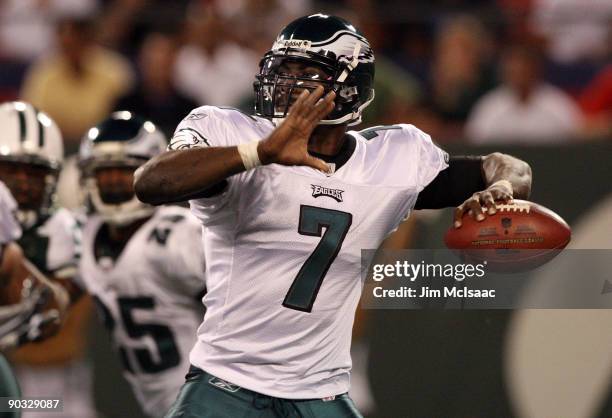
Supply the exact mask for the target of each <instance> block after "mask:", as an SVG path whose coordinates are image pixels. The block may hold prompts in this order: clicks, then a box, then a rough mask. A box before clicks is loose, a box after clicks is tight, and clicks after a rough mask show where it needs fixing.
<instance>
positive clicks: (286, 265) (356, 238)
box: [170, 106, 447, 399]
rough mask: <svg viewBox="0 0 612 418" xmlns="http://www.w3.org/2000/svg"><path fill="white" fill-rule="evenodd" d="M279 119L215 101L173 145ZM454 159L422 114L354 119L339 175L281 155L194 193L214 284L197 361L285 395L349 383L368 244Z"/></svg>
mask: <svg viewBox="0 0 612 418" xmlns="http://www.w3.org/2000/svg"><path fill="white" fill-rule="evenodd" d="M273 129H274V126H273V125H272V124H271V122H269V121H268V120H266V119H262V118H258V117H253V116H249V115H245V114H242V113H240V112H238V111H236V110H230V109H225V108H217V107H210V106H204V107H201V108H198V109H195V110H194V111H192V113H191V114H190V115H188V116H187V117H186V118H185V119H184V120H183V121H182V122H181V123H180V124H179V126H178V127H177V129H176V132H175V135H174V137H173V139H172V141H171V144H170V148H171V149H185V148H190V147H206V146H221V147H224V146H236V145H238V144H241V143H245V142H249V141H257V140H261V139H263V138H265V137H267V136H268V135H269V134H270V133H271V132H272V130H273ZM446 160H447V157H446V153H444V152H443V151H442V150H440V149H439V148H438V147H437V146H435V145H434V144H433V142H432V141H431V139H430V138H429V136H427V135H426V134H424V133H423V132H421V131H420V130H418V129H417V128H415V127H414V126H412V125H393V126H387V127H379V128H371V129H368V130H365V131H361V132H354V131H350V132H349V133H348V134H347V136H346V140H345V142H344V145H343V146H342V149H341V150H340V152H339V153H338V155H337V156H335V158H334V159H333V161H331V160H330V161H329V162H331V163H332V164H333V167H334V168H335V172H334V173H333V174H331V175H326V174H324V173H322V172H319V171H317V170H315V169H312V168H309V167H303V166H292V167H288V166H282V165H278V164H271V165H266V166H260V167H257V168H255V169H252V170H249V171H245V172H242V173H240V174H237V175H234V176H232V177H230V178H228V179H227V180H226V184H225V188H224V189H223V191H222V193H220V194H217V195H215V196H211V197H208V198H201V199H197V200H192V201H191V202H190V204H191V209H192V212H193V213H194V214H195V215H196V216H197V217H198V218H199V219H200V220H201V221H202V223H203V225H204V226H205V228H204V236H203V238H204V252H205V256H206V265H207V290H208V292H207V294H206V296H205V298H204V303H205V305H206V308H207V314H206V318H205V319H204V323H203V324H202V325H201V326H200V328H199V330H198V335H197V342H196V344H195V347H194V349H193V350H192V352H191V362H192V363H193V364H194V365H195V366H198V367H200V368H202V369H203V370H205V371H207V372H209V373H211V374H213V375H216V376H218V377H219V378H221V379H225V380H227V381H229V382H232V383H234V384H236V385H240V386H243V387H245V388H248V389H251V390H254V391H257V392H260V393H263V394H266V395H270V396H275V397H281V398H290V399H310V398H323V397H327V396H333V395H338V394H342V393H345V392H347V391H348V389H349V372H350V368H351V359H350V353H349V350H350V340H351V330H352V326H353V319H354V315H355V310H356V307H357V304H358V301H359V298H360V294H361V290H362V286H363V283H362V278H361V272H362V270H361V269H362V263H361V250H362V249H375V248H378V246H379V245H380V244H381V242H382V241H383V239H384V238H385V237H386V236H387V235H389V234H390V233H391V232H393V231H394V230H395V229H396V228H397V227H398V225H399V224H400V223H401V222H402V221H403V220H404V219H405V218H406V217H407V216H408V215H409V213H410V211H411V210H412V208H413V207H414V204H415V201H416V199H417V195H418V193H419V192H420V191H421V190H422V189H423V188H424V187H425V186H426V185H427V184H428V183H429V182H431V181H432V180H433V179H434V178H435V177H436V176H437V174H438V173H439V172H440V171H441V170H443V169H444V168H446V167H447V163H446Z"/></svg>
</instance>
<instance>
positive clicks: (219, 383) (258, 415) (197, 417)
mask: <svg viewBox="0 0 612 418" xmlns="http://www.w3.org/2000/svg"><path fill="white" fill-rule="evenodd" d="M166 418H363V417H362V415H361V414H360V413H359V411H357V408H355V405H354V404H353V401H352V400H351V398H349V396H348V395H347V394H343V395H339V396H336V397H335V398H334V399H333V400H329V401H327V400H326V401H323V400H321V399H305V400H293V399H280V398H274V397H270V396H266V395H262V394H260V393H257V392H253V391H250V390H247V389H244V388H241V387H239V386H236V385H233V384H231V383H229V382H226V381H225V380H222V379H219V378H217V377H215V376H213V375H211V374H208V373H206V372H205V371H203V370H201V369H199V368H197V367H193V366H192V367H191V368H190V369H189V374H187V376H186V382H185V384H184V385H183V387H182V388H181V390H180V392H179V395H178V397H177V399H176V401H175V402H174V405H173V406H172V408H170V411H168V413H167V414H166Z"/></svg>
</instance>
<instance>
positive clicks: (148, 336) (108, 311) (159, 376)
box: [75, 206, 205, 417]
mask: <svg viewBox="0 0 612 418" xmlns="http://www.w3.org/2000/svg"><path fill="white" fill-rule="evenodd" d="M201 229H202V228H201V226H200V224H199V222H198V220H197V219H194V218H193V216H192V215H191V214H190V213H189V210H187V209H184V208H180V207H176V206H163V207H160V208H158V209H157V210H156V211H155V213H154V215H153V216H152V217H151V218H150V219H148V220H147V221H146V222H144V224H143V225H141V226H140V227H139V228H138V230H137V231H136V232H134V234H133V235H132V236H131V237H130V239H129V240H128V242H127V243H126V244H125V247H124V248H123V249H122V250H121V252H120V254H119V255H118V256H116V259H113V257H112V256H110V255H109V254H110V253H109V251H108V249H109V248H110V247H111V246H115V245H116V244H110V243H109V240H108V238H107V237H108V233H109V232H108V226H107V225H106V224H105V223H104V222H103V221H102V219H101V218H100V217H99V216H97V215H94V216H92V217H90V218H89V219H87V223H86V224H85V228H84V230H83V253H82V258H81V262H80V277H77V278H76V279H75V282H76V283H77V284H78V285H79V286H80V287H81V288H83V289H85V290H87V291H88V292H89V293H90V294H91V295H92V296H93V297H94V300H95V301H96V303H97V305H98V308H99V310H100V313H101V314H102V317H103V319H104V323H105V325H106V327H107V328H108V330H109V332H110V334H111V337H112V340H113V345H114V346H115V347H116V349H117V353H118V354H119V357H120V360H121V363H122V366H123V375H124V377H125V378H126V380H127V381H128V382H129V383H130V385H131V386H132V389H133V390H134V393H135V395H136V398H137V400H138V402H139V403H140V405H141V406H142V408H143V410H144V411H145V412H146V413H147V414H148V415H149V416H152V417H157V416H162V415H163V414H164V413H165V412H166V411H167V410H168V409H169V408H170V406H171V404H172V402H174V399H175V398H176V395H177V393H178V391H179V388H180V387H181V385H182V384H183V382H184V376H185V373H186V370H187V369H188V368H189V359H188V355H189V350H190V349H191V347H192V346H193V342H194V335H193V334H194V332H195V330H196V329H197V327H198V324H199V323H200V322H201V321H202V317H203V316H204V307H203V306H202V302H201V301H200V298H201V296H202V291H203V289H204V287H205V282H204V268H205V266H204V260H203V255H202V252H201V244H200V242H201V239H202V235H201Z"/></svg>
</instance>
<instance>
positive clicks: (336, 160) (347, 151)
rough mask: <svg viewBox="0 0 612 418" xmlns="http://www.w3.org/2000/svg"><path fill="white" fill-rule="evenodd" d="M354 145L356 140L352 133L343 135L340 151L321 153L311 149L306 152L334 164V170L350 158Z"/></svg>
mask: <svg viewBox="0 0 612 418" xmlns="http://www.w3.org/2000/svg"><path fill="white" fill-rule="evenodd" d="M356 145H357V141H356V140H355V138H354V137H353V136H352V135H349V134H346V135H345V136H344V143H343V144H342V147H341V148H340V151H338V153H337V154H335V155H323V154H319V153H317V152H312V151H308V153H309V154H310V155H312V156H313V157H317V158H320V159H321V160H323V161H325V162H326V163H332V164H335V166H336V171H338V170H339V169H340V167H342V166H343V165H344V164H346V162H347V161H348V160H349V158H351V156H352V155H353V153H354V152H355V147H356Z"/></svg>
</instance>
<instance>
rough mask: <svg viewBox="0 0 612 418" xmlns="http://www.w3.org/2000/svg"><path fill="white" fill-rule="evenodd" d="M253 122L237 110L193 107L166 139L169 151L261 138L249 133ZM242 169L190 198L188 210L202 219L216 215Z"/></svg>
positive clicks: (240, 177)
mask: <svg viewBox="0 0 612 418" xmlns="http://www.w3.org/2000/svg"><path fill="white" fill-rule="evenodd" d="M255 124H256V121H255V119H253V117H252V116H249V115H246V114H244V113H242V112H240V111H239V110H236V109H231V108H221V107H216V106H202V107H199V108H196V109H194V110H193V111H192V112H191V113H190V114H189V115H187V117H185V119H183V120H182V121H181V123H179V125H178V126H177V128H176V131H175V133H174V136H173V137H172V139H171V140H170V145H169V146H168V149H169V150H184V149H191V148H198V147H230V146H237V145H239V144H241V143H245V142H250V141H254V140H258V139H261V138H259V137H257V136H256V135H250V134H248V132H252V126H253V125H255ZM246 176H247V174H246V172H243V173H239V174H236V175H233V176H230V177H228V178H227V179H225V180H223V181H222V182H220V183H218V184H216V185H214V186H212V187H211V188H209V189H208V190H205V191H203V192H202V194H201V195H200V196H199V197H197V198H195V199H191V200H190V206H191V210H192V212H193V213H194V214H195V215H196V216H197V217H198V218H199V219H200V220H202V221H204V220H206V221H208V220H210V219H212V218H215V217H216V216H219V214H220V213H221V212H223V208H225V207H226V205H227V203H228V202H229V201H230V200H231V197H232V196H235V195H237V194H238V193H239V188H240V185H241V183H242V181H243V180H244V179H245V177H246Z"/></svg>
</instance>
